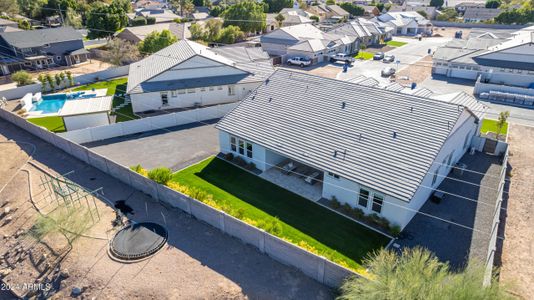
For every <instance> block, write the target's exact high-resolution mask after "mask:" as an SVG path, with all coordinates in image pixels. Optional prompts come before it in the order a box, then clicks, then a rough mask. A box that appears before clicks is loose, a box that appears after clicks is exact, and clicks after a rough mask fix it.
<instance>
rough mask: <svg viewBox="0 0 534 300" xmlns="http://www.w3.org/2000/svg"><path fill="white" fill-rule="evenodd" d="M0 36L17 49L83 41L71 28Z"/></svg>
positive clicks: (6, 33)
mask: <svg viewBox="0 0 534 300" xmlns="http://www.w3.org/2000/svg"><path fill="white" fill-rule="evenodd" d="M0 36H1V37H2V38H4V40H5V41H6V42H7V43H9V44H10V45H12V46H15V47H17V48H31V47H41V46H43V45H45V44H53V43H59V42H66V41H73V40H83V37H82V35H81V33H79V32H78V31H76V30H75V29H74V28H72V27H58V28H47V29H38V30H25V31H17V32H4V33H0Z"/></svg>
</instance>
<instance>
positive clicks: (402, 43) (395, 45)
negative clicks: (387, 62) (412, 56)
mask: <svg viewBox="0 0 534 300" xmlns="http://www.w3.org/2000/svg"><path fill="white" fill-rule="evenodd" d="M406 44H408V43H406V42H399V41H387V42H386V45H388V46H391V47H402V46H404V45H406Z"/></svg>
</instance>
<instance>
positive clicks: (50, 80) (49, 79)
mask: <svg viewBox="0 0 534 300" xmlns="http://www.w3.org/2000/svg"><path fill="white" fill-rule="evenodd" d="M46 81H47V82H48V86H49V87H50V89H51V90H54V89H55V88H56V85H55V83H54V78H53V77H52V75H50V74H46Z"/></svg>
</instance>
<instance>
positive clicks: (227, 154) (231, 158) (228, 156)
mask: <svg viewBox="0 0 534 300" xmlns="http://www.w3.org/2000/svg"><path fill="white" fill-rule="evenodd" d="M224 159H226V160H228V161H232V160H233V159H234V154H232V153H230V152H228V153H225V154H224Z"/></svg>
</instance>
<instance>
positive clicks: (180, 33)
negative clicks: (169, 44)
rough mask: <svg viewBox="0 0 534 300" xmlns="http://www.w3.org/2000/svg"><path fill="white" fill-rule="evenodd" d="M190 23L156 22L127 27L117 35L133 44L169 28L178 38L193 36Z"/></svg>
mask: <svg viewBox="0 0 534 300" xmlns="http://www.w3.org/2000/svg"><path fill="white" fill-rule="evenodd" d="M189 26H190V24H189V23H175V22H172V23H156V24H153V25H144V26H134V27H126V28H124V29H123V30H122V31H121V32H119V33H116V34H115V36H116V37H118V38H120V39H122V40H125V41H129V42H131V43H133V44H137V43H139V42H141V41H143V40H144V39H145V38H146V36H147V35H149V34H150V33H151V32H154V31H157V32H161V31H163V30H169V31H170V32H171V33H172V34H173V35H174V36H176V37H177V38H178V39H180V40H183V39H188V38H191V32H189Z"/></svg>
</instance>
